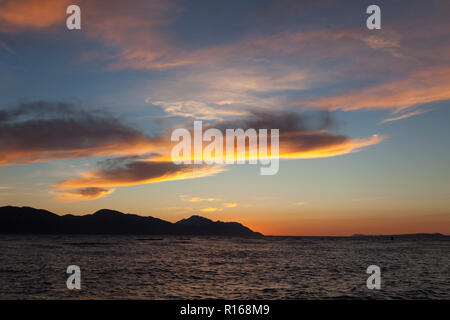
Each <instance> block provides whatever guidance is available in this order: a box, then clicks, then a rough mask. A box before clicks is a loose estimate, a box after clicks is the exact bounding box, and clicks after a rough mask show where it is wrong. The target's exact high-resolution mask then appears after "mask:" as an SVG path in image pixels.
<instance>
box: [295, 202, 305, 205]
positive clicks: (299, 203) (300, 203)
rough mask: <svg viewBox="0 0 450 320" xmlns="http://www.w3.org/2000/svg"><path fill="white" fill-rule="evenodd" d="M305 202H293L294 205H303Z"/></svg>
mask: <svg viewBox="0 0 450 320" xmlns="http://www.w3.org/2000/svg"><path fill="white" fill-rule="evenodd" d="M305 204H306V202H304V201H297V202H295V203H294V205H296V206H304V205H305Z"/></svg>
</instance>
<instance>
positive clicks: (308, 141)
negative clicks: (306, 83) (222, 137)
mask: <svg viewBox="0 0 450 320" xmlns="http://www.w3.org/2000/svg"><path fill="white" fill-rule="evenodd" d="M334 126H335V121H334V119H333V118H332V116H331V114H330V113H329V112H319V113H317V114H315V115H309V116H307V115H305V114H300V113H296V112H261V111H252V112H251V116H248V117H245V118H241V119H237V120H226V121H219V122H216V123H214V124H211V125H206V126H204V129H203V130H206V129H207V128H209V127H212V128H217V129H219V130H221V131H222V132H223V133H225V130H226V129H227V128H242V129H244V130H246V129H249V128H255V129H279V132H280V137H279V139H280V141H279V148H280V151H279V152H280V158H281V159H309V158H323V157H332V156H337V155H342V154H347V153H351V152H357V151H359V150H361V149H362V148H364V147H367V146H371V145H374V144H378V143H380V142H381V141H383V139H384V137H382V136H379V135H377V134H374V135H372V136H371V137H369V138H365V139H354V138H350V137H348V136H345V135H342V134H336V133H333V132H330V131H329V130H330V129H331V128H333V127H334ZM268 132H270V130H268ZM268 140H269V141H270V134H269V137H268ZM268 145H269V146H270V144H268ZM225 149H226V146H225V145H224V150H225ZM224 152H225V151H224Z"/></svg>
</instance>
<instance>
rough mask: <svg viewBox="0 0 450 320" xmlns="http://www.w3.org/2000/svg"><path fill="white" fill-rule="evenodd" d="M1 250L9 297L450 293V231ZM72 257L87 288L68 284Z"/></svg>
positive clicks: (136, 239) (63, 243)
mask: <svg viewBox="0 0 450 320" xmlns="http://www.w3.org/2000/svg"><path fill="white" fill-rule="evenodd" d="M0 248H1V249H0V299H17V298H20V299H211V298H213V299H317V298H364V299H366V298H372V299H373V298H375V299H404V298H407V299H411V298H421V299H424V298H432V299H444V298H445V299H449V298H450V238H449V237H445V238H436V239H420V238H417V239H396V240H395V241H390V240H389V239H366V238H363V239H358V238H311V237H295V238H294V237H267V238H263V239H240V238H218V237H191V238H186V237H163V236H162V237H154V238H153V237H145V236H144V237H143V236H31V235H30V236H26V235H22V236H16V235H14V236H12V235H1V236H0ZM72 264H75V265H78V266H80V267H81V277H82V280H81V281H82V283H81V285H82V289H81V290H80V291H75V290H74V291H69V290H68V289H67V288H66V279H67V277H68V275H67V274H66V268H67V266H69V265H72ZM372 264H375V265H378V266H380V267H381V271H382V274H381V278H382V284H381V285H382V287H381V290H378V291H376V290H368V289H367V287H366V279H367V277H368V276H369V275H367V274H366V268H367V267H368V266H369V265H372Z"/></svg>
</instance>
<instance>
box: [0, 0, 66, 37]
mask: <svg viewBox="0 0 450 320" xmlns="http://www.w3.org/2000/svg"><path fill="white" fill-rule="evenodd" d="M70 4H71V2H70V1H69V0H39V1H36V0H20V1H17V0H4V1H2V3H1V4H0V26H1V31H2V32H18V31H23V30H26V29H30V28H31V29H43V28H47V27H50V26H52V25H54V24H56V23H59V22H61V23H62V22H63V21H64V20H65V19H66V17H67V15H66V8H67V7H68V6H69V5H70ZM63 26H64V25H63Z"/></svg>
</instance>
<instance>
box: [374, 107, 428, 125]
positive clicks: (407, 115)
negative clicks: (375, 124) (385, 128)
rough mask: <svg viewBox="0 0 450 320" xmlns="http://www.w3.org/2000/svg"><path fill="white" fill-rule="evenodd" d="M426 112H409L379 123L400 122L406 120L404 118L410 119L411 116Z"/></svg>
mask: <svg viewBox="0 0 450 320" xmlns="http://www.w3.org/2000/svg"><path fill="white" fill-rule="evenodd" d="M425 112H427V111H426V110H415V111H411V112H406V113H404V114H402V115H399V116H396V117H391V118H386V119H383V120H382V121H381V123H386V122H392V121H398V120H402V119H406V118H410V117H413V116H417V115H419V114H422V113H425Z"/></svg>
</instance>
